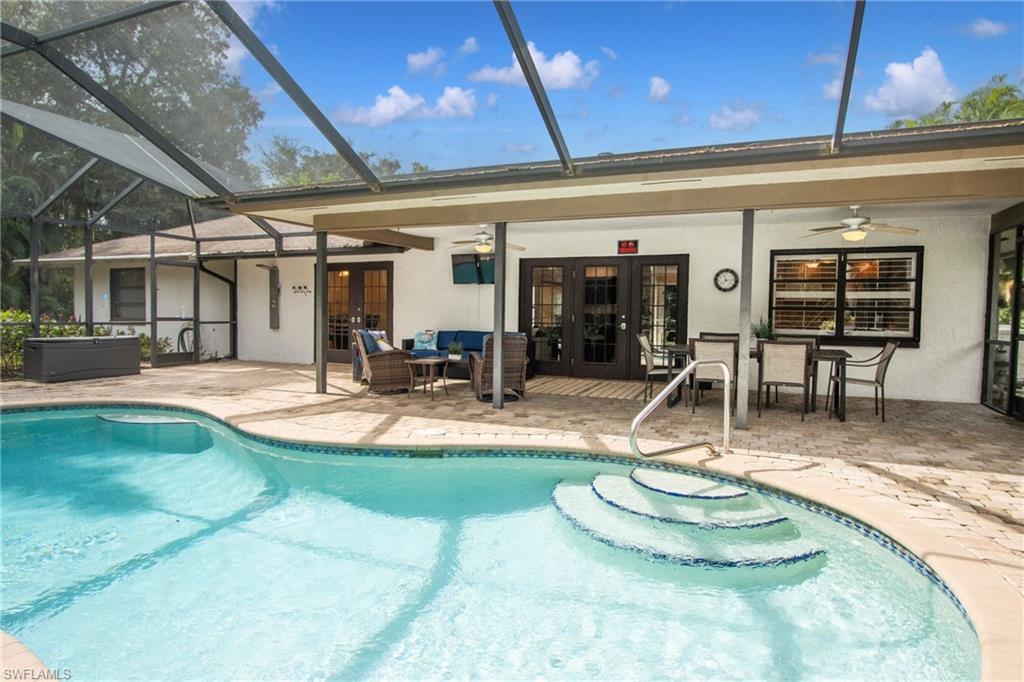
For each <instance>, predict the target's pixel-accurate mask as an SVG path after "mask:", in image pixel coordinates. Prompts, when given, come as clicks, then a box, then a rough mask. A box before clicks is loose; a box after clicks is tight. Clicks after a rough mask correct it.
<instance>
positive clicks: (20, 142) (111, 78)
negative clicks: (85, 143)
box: [0, 0, 264, 310]
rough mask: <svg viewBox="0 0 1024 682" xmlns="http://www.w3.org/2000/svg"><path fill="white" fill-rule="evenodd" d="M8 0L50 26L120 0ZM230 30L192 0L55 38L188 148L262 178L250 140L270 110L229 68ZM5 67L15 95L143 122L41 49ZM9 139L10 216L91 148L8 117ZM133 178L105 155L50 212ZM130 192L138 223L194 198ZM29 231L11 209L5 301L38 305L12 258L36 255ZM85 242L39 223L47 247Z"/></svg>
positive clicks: (52, 304)
mask: <svg viewBox="0 0 1024 682" xmlns="http://www.w3.org/2000/svg"><path fill="white" fill-rule="evenodd" d="M0 11H2V14H3V17H4V21H5V22H7V23H9V24H12V25H14V26H16V27H19V28H23V29H25V30H27V31H31V32H35V33H42V32H46V31H48V30H52V29H54V28H57V27H61V26H66V25H68V24H69V23H74V22H75V21H79V20H81V19H84V18H88V17H96V16H100V15H102V14H106V13H108V12H110V11H111V5H110V3H109V2H107V1H106V0H85V1H82V2H73V3H65V2H60V3H58V2H49V1H48V0H3V2H2V10H0ZM229 37H230V32H229V31H228V29H227V27H226V26H225V25H224V24H223V23H222V22H221V21H220V20H219V19H217V17H216V16H215V15H213V13H212V12H211V11H210V9H209V8H208V7H207V6H206V5H205V3H191V2H189V3H182V4H180V5H175V6H173V7H170V8H167V9H163V10H160V11H158V12H153V13H151V14H148V15H145V16H142V17H138V18H135V19H131V20H127V21H122V22H119V23H116V24H112V25H109V26H105V27H102V28H98V29H94V30H92V31H88V32H86V33H83V34H80V35H77V36H73V37H70V38H66V39H63V40H60V41H58V42H57V43H56V47H58V49H59V50H60V51H61V53H62V54H64V55H65V56H67V57H69V58H70V59H71V60H72V61H74V62H75V63H76V64H77V65H78V66H80V67H81V68H83V69H84V70H86V71H87V72H88V73H89V74H90V75H91V76H92V77H93V78H95V79H96V80H97V81H98V82H99V83H100V84H101V85H103V86H104V87H105V88H107V89H108V90H110V91H111V92H112V93H114V94H115V95H116V96H117V97H118V98H119V99H121V100H122V101H124V102H125V103H126V104H127V105H128V106H129V107H131V108H132V109H133V110H134V111H135V112H136V113H137V114H139V115H140V116H141V117H142V118H143V119H145V120H146V121H147V122H149V123H150V124H151V125H153V126H155V127H156V128H157V129H159V130H160V131H161V132H163V133H164V134H165V135H166V136H167V137H168V138H169V139H170V140H171V141H172V142H174V143H175V144H176V145H178V146H179V147H180V148H181V149H183V150H184V151H186V152H187V153H189V154H191V155H192V156H194V157H196V158H198V159H200V160H201V161H203V162H205V163H206V164H209V165H212V166H216V167H218V168H221V169H223V170H225V171H227V172H229V173H230V174H232V175H234V176H236V177H238V178H242V179H243V180H245V181H248V182H249V183H253V184H256V181H257V180H258V179H259V177H260V171H259V169H258V168H257V167H256V166H255V165H253V164H252V163H251V162H250V160H249V158H250V153H249V152H250V150H249V147H248V140H249V137H250V135H251V133H252V131H253V130H254V129H255V128H256V127H257V126H258V125H259V123H260V121H261V120H262V118H263V116H264V112H263V109H262V107H261V106H260V103H259V100H258V99H257V98H256V97H255V96H254V95H253V93H252V92H251V91H250V90H249V89H248V88H247V87H246V86H244V85H243V84H242V82H241V81H240V80H239V78H238V76H237V75H236V74H235V73H234V72H233V70H232V69H231V68H230V66H231V64H230V61H229V42H228V40H229ZM3 67H4V68H3V96H4V98H5V99H7V100H11V101H14V102H18V103H20V104H25V105H28V106H32V107H37V108H40V109H44V110H46V111H50V112H53V113H56V114H60V115H62V116H67V117H69V118H73V119H75V120H79V121H83V122H86V123H92V124H94V125H99V126H103V127H107V128H111V129H115V130H119V131H122V132H128V133H134V131H132V130H131V129H130V128H129V127H128V126H127V125H126V124H124V123H123V122H122V121H121V120H120V119H118V118H117V117H116V116H114V114H112V113H111V112H109V111H107V110H106V109H105V108H103V107H102V106H101V105H100V104H99V102H97V101H96V100H94V99H92V98H91V97H90V96H89V95H88V94H87V93H86V92H85V91H84V90H82V89H81V88H79V87H78V86H77V85H75V84H74V83H73V82H72V81H71V80H69V79H68V78H66V77H64V76H63V75H61V74H60V73H59V72H58V71H57V70H56V69H55V68H53V67H52V66H50V65H49V64H48V63H46V62H45V61H44V60H43V59H42V58H41V57H39V56H37V55H35V54H33V53H31V52H28V51H26V52H23V53H22V54H19V55H16V56H13V57H7V58H5V59H4V65H3ZM43 140H45V142H43ZM0 148H2V153H0V164H2V167H0V175H2V182H3V186H2V197H0V200H2V203H3V208H4V211H5V216H6V215H8V214H9V213H10V212H12V211H15V212H21V213H24V212H27V211H29V210H31V209H32V208H34V207H35V206H37V205H38V204H39V202H40V201H42V199H44V198H45V197H46V196H49V194H50V193H51V192H53V191H54V190H55V189H56V188H57V187H59V186H60V185H61V184H62V183H63V182H64V181H65V180H66V179H67V178H68V177H70V176H71V174H72V173H74V172H75V170H77V169H78V168H80V167H81V165H82V164H83V163H85V161H86V160H87V159H88V156H87V155H85V154H83V153H82V152H80V151H79V150H76V149H74V148H72V147H69V146H67V145H62V144H60V143H57V142H55V141H53V140H50V139H49V138H44V136H42V135H41V134H40V133H38V132H35V131H33V130H32V129H31V128H26V127H24V126H21V125H20V124H16V123H12V122H10V121H8V120H6V119H5V120H4V122H3V130H2V136H0ZM130 180H131V177H130V176H129V175H127V174H126V173H124V172H122V171H119V170H117V169H115V168H113V167H111V166H110V165H109V164H105V163H101V164H100V165H98V166H96V167H95V168H94V169H93V170H92V171H90V173H89V174H88V175H87V176H86V177H85V178H84V179H83V180H82V181H81V182H79V183H77V184H76V186H75V187H73V188H72V189H71V191H69V193H68V195H67V196H65V197H64V198H63V199H62V200H61V201H59V202H57V203H56V204H55V205H54V206H52V207H51V208H50V209H49V210H48V211H47V215H49V216H51V217H58V218H65V219H78V220H80V219H83V218H85V217H87V216H88V214H89V213H90V212H91V211H95V210H96V209H97V208H99V206H102V205H103V204H104V203H106V201H108V200H109V199H110V198H112V197H113V196H114V195H115V194H116V193H117V192H118V191H120V190H121V189H123V188H124V187H125V186H127V184H128V182H130ZM131 199H132V200H133V202H131V204H132V205H133V206H135V207H137V208H136V211H135V213H134V214H130V215H129V214H128V210H127V208H126V209H124V210H122V211H120V216H119V218H118V220H119V221H120V222H124V223H130V224H131V226H132V227H135V228H138V227H149V226H151V225H153V224H157V225H160V226H161V227H169V226H174V225H180V224H182V206H183V202H184V199H183V198H182V197H181V196H179V195H176V194H174V193H172V192H169V191H167V190H164V189H162V188H160V187H157V186H155V185H152V184H151V183H144V184H143V185H142V186H140V187H139V188H138V189H137V190H135V192H134V193H133V194H132V197H131ZM127 204H128V202H126V206H127ZM113 222H115V223H116V222H117V221H113ZM28 233H29V225H28V223H27V222H26V221H25V220H23V219H12V218H9V217H5V218H4V220H3V225H2V235H0V252H2V263H0V267H2V273H0V304H2V305H3V306H5V307H19V308H24V307H27V305H28V300H27V299H28V273H27V271H26V269H25V268H14V267H11V261H12V260H15V259H18V258H24V257H27V255H28ZM113 236H120V235H118V234H116V233H113V232H105V231H103V230H98V231H97V235H96V238H97V240H101V239H103V238H105V237H113ZM81 243H82V229H81V227H77V226H75V227H61V226H58V225H54V224H47V225H46V226H44V228H43V229H42V232H41V250H42V251H43V252H46V251H54V250H59V249H64V248H69V247H72V246H79V245H81ZM47 276H49V275H48V274H47ZM62 286H63V285H62ZM43 297H44V300H43V308H44V310H47V309H51V310H60V309H61V305H63V306H64V307H65V308H66V304H62V303H59V302H57V301H50V300H49V299H48V293H47V292H43Z"/></svg>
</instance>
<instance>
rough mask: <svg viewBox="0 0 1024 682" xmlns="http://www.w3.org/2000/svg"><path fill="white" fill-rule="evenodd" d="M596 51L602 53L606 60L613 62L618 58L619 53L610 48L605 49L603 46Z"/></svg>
mask: <svg viewBox="0 0 1024 682" xmlns="http://www.w3.org/2000/svg"><path fill="white" fill-rule="evenodd" d="M598 49H600V50H601V52H604V56H605V57H608V59H610V60H612V61H613V62H614V61H615V60H616V59H618V58H619V53H618V52H616V51H615V50H613V49H612V48H610V47H605V46H604V45H602V46H601V47H600V48H598Z"/></svg>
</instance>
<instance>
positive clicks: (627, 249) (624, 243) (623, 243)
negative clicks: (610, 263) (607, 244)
mask: <svg viewBox="0 0 1024 682" xmlns="http://www.w3.org/2000/svg"><path fill="white" fill-rule="evenodd" d="M637 253H640V240H639V239H620V240H619V255H620V256H629V255H633V254H637Z"/></svg>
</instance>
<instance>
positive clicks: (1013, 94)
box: [889, 74, 1024, 128]
mask: <svg viewBox="0 0 1024 682" xmlns="http://www.w3.org/2000/svg"><path fill="white" fill-rule="evenodd" d="M1008 118H1024V95H1022V93H1021V89H1020V88H1019V87H1018V86H1016V85H1012V84H1010V83H1007V82H1006V74H1001V75H998V76H993V77H992V79H991V80H990V81H989V82H988V83H986V84H985V85H983V86H981V87H980V88H977V89H975V90H972V91H971V92H970V93H968V94H967V96H966V97H964V98H963V99H962V100H960V101H959V102H943V103H942V104H940V105H939V106H937V107H936V108H935V110H934V111H931V112H929V113H927V114H923V115H921V116H919V117H918V118H901V119H897V120H895V121H893V122H892V123H890V124H889V127H890V128H918V127H920V126H935V125H945V124H949V123H970V122H972V121H998V120H1003V119H1008Z"/></svg>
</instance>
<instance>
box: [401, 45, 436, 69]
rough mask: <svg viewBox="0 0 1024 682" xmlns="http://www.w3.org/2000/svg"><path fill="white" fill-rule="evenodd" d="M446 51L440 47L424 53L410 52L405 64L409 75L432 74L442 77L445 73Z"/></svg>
mask: <svg viewBox="0 0 1024 682" xmlns="http://www.w3.org/2000/svg"><path fill="white" fill-rule="evenodd" d="M443 58H444V50H442V49H441V48H439V47H428V48H427V49H426V50H424V51H423V52H410V53H409V54H407V55H405V63H406V66H407V67H408V68H409V73H415V74H421V73H431V74H433V75H435V76H440V75H441V74H442V73H444V62H442V61H441V59H443Z"/></svg>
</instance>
